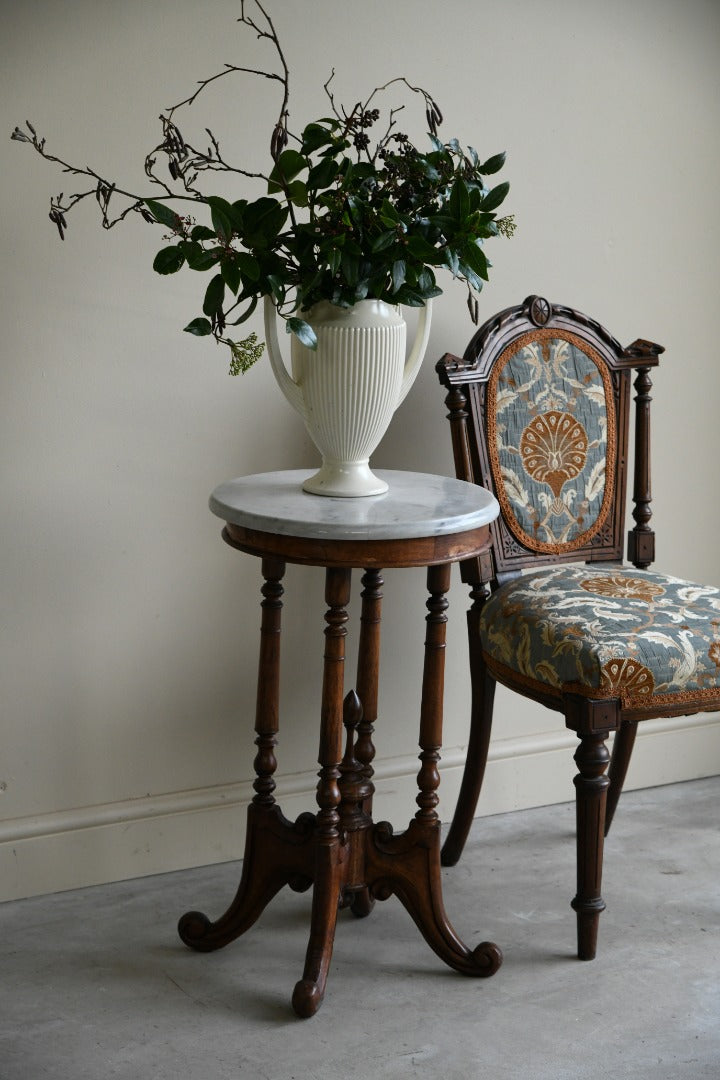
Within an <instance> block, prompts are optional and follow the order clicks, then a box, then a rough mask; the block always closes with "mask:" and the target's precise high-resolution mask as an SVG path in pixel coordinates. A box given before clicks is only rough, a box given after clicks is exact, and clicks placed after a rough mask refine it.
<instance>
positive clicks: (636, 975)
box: [0, 777, 720, 1080]
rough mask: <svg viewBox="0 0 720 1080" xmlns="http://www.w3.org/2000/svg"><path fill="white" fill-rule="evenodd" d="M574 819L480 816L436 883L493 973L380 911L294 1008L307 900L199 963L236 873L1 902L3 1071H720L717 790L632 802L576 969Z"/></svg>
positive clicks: (560, 1077) (175, 1079)
mask: <svg viewBox="0 0 720 1080" xmlns="http://www.w3.org/2000/svg"><path fill="white" fill-rule="evenodd" d="M573 813H574V811H573V807H572V805H570V804H566V805H562V806H554V807H547V808H543V809H539V810H530V811H524V812H521V813H515V814H504V815H500V816H497V817H492V818H485V819H483V820H480V821H478V822H476V824H475V828H474V831H473V834H472V838H471V841H470V842H469V845H468V849H467V851H466V856H465V858H464V859H463V861H462V862H461V863H460V864H459V865H458V866H457V867H455V868H454V869H452V870H447V871H445V872H444V889H445V904H446V908H447V911H448V914H449V916H450V918H451V920H452V922H453V923H454V925H455V928H456V930H457V931H458V933H459V934H460V936H461V937H463V939H464V940H465V941H466V942H468V943H471V944H472V943H477V942H478V941H481V940H483V939H490V940H494V941H496V942H497V943H498V944H500V945H501V946H502V948H503V950H504V953H505V962H504V964H503V966H502V968H501V969H500V971H499V972H498V973H497V974H496V975H495V976H494V977H493V978H491V979H488V980H474V979H468V978H464V977H463V976H461V975H458V974H456V973H454V972H451V971H449V970H447V969H445V967H444V965H443V964H442V963H441V962H440V961H439V960H438V959H437V958H436V957H435V955H434V953H432V952H431V951H430V950H429V949H428V948H427V946H426V945H425V943H424V942H423V940H422V939H421V938H420V936H419V934H418V933H417V931H416V929H415V926H414V924H413V923H412V922H411V921H410V919H409V917H408V916H407V915H406V913H405V912H404V910H403V909H402V908H401V906H400V904H399V903H398V902H397V901H396V900H395V899H394V898H392V899H390V900H389V901H387V902H385V903H383V904H378V905H376V908H375V911H374V912H373V914H372V915H371V916H370V918H368V919H364V920H356V919H354V918H353V916H352V915H350V914H349V913H348V912H342V913H341V914H340V918H339V924H338V932H337V936H336V939H335V952H334V957H333V964H332V971H331V975H330V981H329V984H328V991H327V994H326V997H325V1002H324V1004H323V1006H322V1008H321V1010H320V1012H319V1013H318V1015H317V1016H316V1017H314V1018H313V1019H311V1020H306V1021H301V1020H297V1019H296V1018H295V1017H294V1014H293V1013H292V1012H291V1009H290V1004H289V999H290V993H291V991H292V987H293V985H294V983H295V981H296V979H297V978H299V976H300V972H301V970H302V964H303V957H304V951H305V945H306V942H307V927H308V916H309V895H308V894H302V895H299V894H296V893H292V892H290V891H289V890H284V891H283V892H282V893H281V894H280V895H279V896H278V897H276V899H275V900H274V901H273V902H272V904H271V905H270V906H269V907H268V908H267V910H266V911H265V913H264V915H263V916H262V918H261V919H260V921H259V922H258V923H257V924H256V926H255V927H254V928H253V929H252V930H250V931H249V932H248V934H247V935H246V936H245V938H244V939H241V940H239V941H236V942H234V943H233V944H232V945H230V946H228V947H227V948H226V949H225V950H222V951H221V952H219V953H214V954H206V955H202V954H195V953H192V952H190V951H188V950H187V949H185V947H184V946H182V945H181V944H180V942H179V941H178V940H177V939H176V936H175V929H174V928H175V923H176V921H177V917H178V915H179V914H181V913H182V912H183V911H184V910H186V909H187V908H196V907H200V908H201V909H204V910H206V911H208V913H209V914H210V915H211V916H216V915H218V914H220V913H221V911H222V910H223V909H224V907H225V906H226V904H227V902H228V901H229V900H230V898H231V896H232V894H233V892H234V890H235V886H236V884H237V880H238V864H226V865H223V866H216V867H208V868H204V869H197V870H192V871H188V872H184V873H177V874H167V875H164V876H159V877H154V878H144V879H142V880H137V881H129V882H124V883H121V884H117V885H109V886H103V887H101V888H93V889H83V890H80V891H77V892H72V893H62V894H57V895H54V896H48V897H42V898H38V899H31V900H24V901H19V902H16V903H9V904H5V905H2V906H0V927H2V931H3V947H2V951H1V952H0V965H1V967H0V1080H46V1078H47V1080H61V1078H63V1080H66V1078H67V1080H105V1078H121V1080H226V1078H228V1080H229V1078H231V1077H232V1078H239V1080H301V1078H302V1080H331V1078H332V1080H344V1078H356V1080H365V1078H370V1077H381V1078H395V1077H398V1078H399V1077H413V1076H427V1077H430V1076H433V1077H438V1078H439V1080H465V1078H468V1077H487V1078H492V1080H590V1078H593V1080H595V1078H600V1077H603V1078H607V1077H610V1078H628V1080H645V1078H647V1080H650V1078H652V1080H686V1078H687V1080H700V1078H706V1077H707V1078H710V1077H712V1078H713V1080H718V1078H719V1077H720V885H719V884H718V868H719V867H720V777H718V778H714V779H710V780H701V781H695V782H692V783H687V784H677V785H673V786H670V787H664V788H655V789H652V790H647V791H643V792H636V793H628V794H626V796H625V797H624V799H623V802H622V804H621V807H620V811H619V812H618V817H617V820H616V822H615V825H614V827H613V832H612V833H611V836H610V838H609V840H608V844H607V846H606V858H605V882H604V890H603V891H604V893H605V898H606V900H607V903H608V908H607V911H606V912H605V914H604V915H603V917H602V919H601V928H600V950H599V956H598V958H597V960H595V961H594V962H592V963H581V962H580V961H578V960H576V959H574V955H573V948H574V915H573V913H572V912H571V910H570V908H569V906H568V901H569V899H570V896H571V895H572V892H573V888H574V839H573Z"/></svg>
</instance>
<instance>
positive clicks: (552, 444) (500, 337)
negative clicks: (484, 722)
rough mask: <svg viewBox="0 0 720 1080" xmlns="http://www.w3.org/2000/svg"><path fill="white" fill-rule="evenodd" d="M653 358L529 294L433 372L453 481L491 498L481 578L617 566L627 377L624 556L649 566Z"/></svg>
mask: <svg viewBox="0 0 720 1080" xmlns="http://www.w3.org/2000/svg"><path fill="white" fill-rule="evenodd" d="M662 352H663V349H662V347H661V346H659V345H655V344H653V343H652V342H649V341H644V340H638V341H635V342H633V344H632V345H630V346H628V347H627V348H622V346H621V345H620V344H619V343H618V342H617V341H616V340H615V338H613V337H612V336H611V335H610V334H609V333H608V332H607V331H606V330H604V329H603V327H602V326H600V324H599V323H597V322H595V321H594V320H592V319H589V318H588V317H587V316H585V315H582V314H580V313H579V312H577V311H573V310H572V309H571V308H568V307H564V306H562V305H559V304H550V303H548V301H547V300H544V299H543V298H542V297H539V296H530V297H528V298H527V299H526V300H525V301H524V303H522V304H520V305H518V306H517V307H512V308H507V309H506V310H505V311H502V312H500V314H498V315H496V316H495V317H494V318H492V319H490V320H488V322H486V323H485V324H484V325H483V326H481V327H480V329H479V330H478V331H477V333H476V334H475V335H474V337H473V338H472V340H471V342H470V344H469V345H468V347H467V349H466V350H465V354H464V356H463V357H462V358H460V357H457V356H452V355H451V354H446V355H445V356H444V357H443V358H442V359H441V360H440V361H439V362H438V364H437V371H438V375H439V377H440V381H441V383H443V385H444V386H445V387H446V388H447V390H448V391H449V393H448V395H447V397H446V403H447V405H448V408H449V413H448V418H449V420H450V423H451V429H452V436H453V452H454V457H455V471H456V474H457V476H458V477H460V478H461V479H463V480H468V481H470V482H471V483H478V484H482V485H483V486H484V487H487V488H488V489H489V490H491V491H492V492H493V494H494V495H495V496H496V498H497V499H498V502H499V503H500V508H501V513H500V517H499V518H498V520H497V521H496V522H495V523H494V525H493V527H492V529H493V566H492V572H491V573H490V574H489V575H483V576H484V578H485V580H488V578H489V577H492V578H495V579H502V578H504V577H505V576H507V575H509V574H512V573H515V572H519V571H520V570H521V569H523V568H525V567H527V566H530V565H533V566H537V565H539V564H540V565H542V564H543V563H558V562H564V561H571V560H574V561H585V562H600V561H617V560H621V559H622V558H623V554H624V552H623V547H624V545H623V536H624V529H625V501H626V475H627V458H628V427H629V400H630V379H631V372H632V370H633V369H635V370H636V371H637V377H636V379H635V389H636V392H637V394H636V398H635V401H636V409H637V412H636V425H635V463H634V464H635V474H634V487H633V498H634V501H635V507H634V510H633V516H634V518H635V526H634V528H633V530H632V531H631V533H630V534H629V543H628V558H629V559H630V560H631V561H632V562H633V563H634V564H635V565H636V566H638V567H642V568H644V567H647V566H649V565H650V563H651V562H652V560H653V558H654V533H653V531H652V529H651V528H650V525H649V521H650V516H651V512H650V501H651V493H650V453H649V438H650V400H651V399H650V393H649V391H650V388H651V386H652V383H651V381H650V376H649V370H650V368H652V367H654V366H656V365H657V363H658V357H659V355H660V354H661V353H662Z"/></svg>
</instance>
